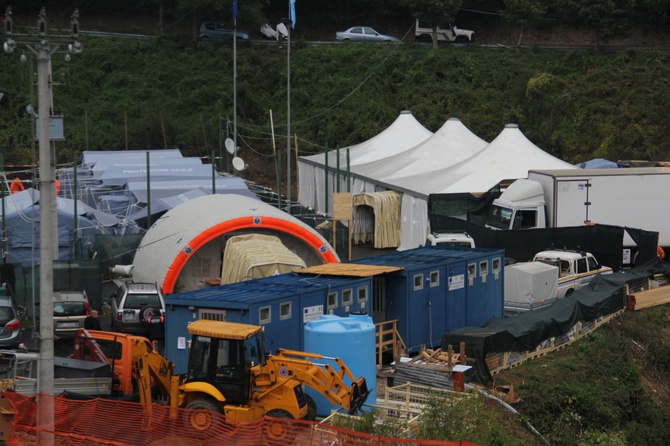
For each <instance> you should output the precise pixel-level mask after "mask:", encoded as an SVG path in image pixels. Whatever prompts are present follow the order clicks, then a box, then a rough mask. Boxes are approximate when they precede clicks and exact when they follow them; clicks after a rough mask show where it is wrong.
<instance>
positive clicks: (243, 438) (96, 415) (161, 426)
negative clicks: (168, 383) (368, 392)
mask: <svg viewBox="0 0 670 446" xmlns="http://www.w3.org/2000/svg"><path fill="white" fill-rule="evenodd" d="M4 397H5V398H7V399H8V400H9V401H10V403H11V405H12V408H13V410H14V412H15V414H14V419H13V424H12V432H11V434H10V436H9V439H8V440H6V444H8V445H10V446H24V445H25V446H28V445H31V446H32V445H38V444H40V442H41V441H40V440H41V439H42V438H46V437H45V436H53V438H54V440H53V444H55V445H58V446H93V445H114V446H130V445H133V446H134V445H147V446H168V445H170V446H216V445H222V446H223V445H226V446H227V445H239V446H246V445H248V446H255V445H280V444H282V445H305V446H307V445H310V446H331V445H332V446H335V445H338V446H357V445H389V446H392V445H445V446H477V445H475V444H474V443H468V442H461V441H450V442H444V441H429V440H408V439H395V438H385V437H379V436H375V435H369V434H364V433H361V432H355V431H351V430H348V429H342V428H338V427H333V426H329V425H325V424H320V423H318V422H312V421H299V420H288V419H280V418H271V417H264V418H263V419H261V420H258V421H254V422H249V423H241V424H228V423H226V422H225V416H224V415H219V414H215V415H216V416H215V417H214V418H213V422H212V424H211V425H210V426H208V427H207V428H206V429H203V430H197V429H194V428H193V427H192V425H191V423H190V422H189V417H190V415H192V414H193V413H194V412H195V411H192V410H190V409H172V410H171V409H170V408H169V407H167V406H163V405H159V404H153V405H152V406H151V409H152V410H151V414H149V411H148V410H147V408H146V407H145V406H143V405H141V404H139V403H134V402H127V401H118V400H110V399H102V398H96V399H91V400H73V399H68V398H65V397H62V396H59V397H54V396H51V395H46V394H39V395H37V396H32V397H27V396H24V395H21V394H18V393H16V392H10V391H5V392H4ZM38 401H39V406H38ZM51 407H53V410H52V411H51V410H50V409H51ZM45 408H46V409H47V410H46V411H45ZM40 409H41V410H42V411H43V412H46V413H47V414H49V413H52V414H53V424H51V426H52V428H48V426H49V424H47V426H42V425H43V424H44V423H41V424H40V426H39V427H38V426H37V418H38V411H39V410H40ZM171 412H172V414H171Z"/></svg>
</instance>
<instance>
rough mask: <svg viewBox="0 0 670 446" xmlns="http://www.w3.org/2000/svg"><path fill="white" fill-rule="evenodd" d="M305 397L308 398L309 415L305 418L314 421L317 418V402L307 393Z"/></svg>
mask: <svg viewBox="0 0 670 446" xmlns="http://www.w3.org/2000/svg"><path fill="white" fill-rule="evenodd" d="M305 399H306V400H307V416H306V417H305V420H308V421H314V420H316V402H315V401H314V398H312V397H311V396H309V395H307V394H305Z"/></svg>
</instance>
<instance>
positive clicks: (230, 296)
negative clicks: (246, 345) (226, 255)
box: [165, 273, 370, 308]
mask: <svg viewBox="0 0 670 446" xmlns="http://www.w3.org/2000/svg"><path fill="white" fill-rule="evenodd" d="M369 280H370V279H366V278H364V279H361V278H351V277H337V276H312V275H305V274H296V273H287V274H281V275H278V276H270V277H263V278H261V279H253V280H247V281H244V282H236V283H230V284H226V285H220V286H215V287H211V288H204V289H201V290H194V291H187V292H184V293H176V294H170V295H168V296H166V297H165V303H166V304H168V305H193V304H194V302H198V303H199V305H202V302H221V301H225V302H227V303H240V304H243V305H241V306H240V308H243V307H246V305H248V304H251V303H255V302H261V303H262V302H267V301H268V299H272V298H278V299H279V298H284V299H285V298H286V297H288V296H299V295H304V294H309V293H312V292H314V291H323V290H324V289H326V290H329V289H344V288H346V287H350V286H353V285H355V283H361V282H367V281H369Z"/></svg>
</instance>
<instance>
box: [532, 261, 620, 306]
mask: <svg viewBox="0 0 670 446" xmlns="http://www.w3.org/2000/svg"><path fill="white" fill-rule="evenodd" d="M533 261H534V262H543V263H546V264H549V265H554V266H557V267H558V299H562V298H564V297H567V296H569V295H571V294H572V293H573V292H574V291H575V290H578V289H580V288H581V287H583V286H586V285H587V284H588V283H589V282H591V280H592V279H593V277H594V276H595V275H596V274H612V268H610V267H608V266H602V265H601V264H600V263H598V261H597V260H596V258H595V257H594V256H593V254H591V253H589V252H579V251H568V250H560V249H553V250H547V251H542V252H538V253H537V254H535V257H534V258H533Z"/></svg>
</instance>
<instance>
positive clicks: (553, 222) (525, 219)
mask: <svg viewBox="0 0 670 446" xmlns="http://www.w3.org/2000/svg"><path fill="white" fill-rule="evenodd" d="M668 222H670V168H665V167H644V168H620V169H565V170H531V171H529V172H528V179H521V180H516V181H514V182H513V183H512V184H511V185H510V186H509V187H508V188H507V189H506V190H505V191H504V192H503V193H502V194H501V196H500V198H498V199H496V200H494V202H493V205H492V207H491V209H490V211H489V215H488V218H487V222H486V226H487V227H489V228H494V229H534V228H561V227H570V226H581V225H589V224H605V225H614V226H622V227H629V228H636V229H643V230H646V231H653V232H658V235H659V240H658V244H659V246H661V247H662V248H664V250H665V251H666V252H667V249H668V248H670V225H669V224H668ZM623 244H624V252H623V264H624V266H631V265H634V264H635V263H636V256H637V245H636V244H635V242H634V241H633V240H632V239H631V238H630V237H629V236H628V235H625V236H624V240H623Z"/></svg>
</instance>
